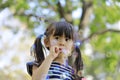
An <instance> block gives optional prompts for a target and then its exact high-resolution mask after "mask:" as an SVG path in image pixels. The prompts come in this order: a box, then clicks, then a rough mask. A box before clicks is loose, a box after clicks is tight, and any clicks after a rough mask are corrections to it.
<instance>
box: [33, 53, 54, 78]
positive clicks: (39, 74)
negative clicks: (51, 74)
mask: <svg viewBox="0 0 120 80" xmlns="http://www.w3.org/2000/svg"><path fill="white" fill-rule="evenodd" d="M52 61H53V57H52V56H51V55H49V56H47V57H46V59H45V60H44V61H43V63H42V64H41V65H40V67H38V68H37V67H35V66H33V75H32V80H45V78H46V75H47V73H48V70H49V68H50V65H51V63H52Z"/></svg>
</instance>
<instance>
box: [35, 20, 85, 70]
mask: <svg viewBox="0 0 120 80" xmlns="http://www.w3.org/2000/svg"><path fill="white" fill-rule="evenodd" d="M53 33H54V34H53ZM74 33H75V32H74V29H73V26H72V25H71V24H70V23H67V22H53V23H51V24H50V25H49V26H48V27H47V29H46V31H45V33H44V35H45V36H46V38H47V40H48V41H49V37H50V35H52V34H53V35H54V36H62V35H63V34H65V37H67V38H69V39H72V40H73V41H74V39H75V37H74ZM42 36H43V35H40V36H39V37H37V38H36V40H35V42H34V56H35V62H37V63H39V65H40V64H41V63H42V62H43V60H44V59H45V58H44V53H43V50H42V47H43V45H42V43H41V38H42ZM75 50H76V52H77V53H78V55H77V57H76V60H75V66H76V71H78V70H80V69H82V68H83V62H82V57H81V52H80V50H79V47H78V46H76V45H75Z"/></svg>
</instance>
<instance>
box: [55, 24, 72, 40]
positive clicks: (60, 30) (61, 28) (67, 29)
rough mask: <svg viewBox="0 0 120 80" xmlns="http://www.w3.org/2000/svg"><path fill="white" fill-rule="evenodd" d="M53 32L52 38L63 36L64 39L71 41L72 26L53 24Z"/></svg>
mask: <svg viewBox="0 0 120 80" xmlns="http://www.w3.org/2000/svg"><path fill="white" fill-rule="evenodd" d="M54 26H56V27H55V32H54V36H62V35H63V34H65V37H66V38H69V39H73V28H72V25H71V24H69V23H67V22H59V23H55V24H54Z"/></svg>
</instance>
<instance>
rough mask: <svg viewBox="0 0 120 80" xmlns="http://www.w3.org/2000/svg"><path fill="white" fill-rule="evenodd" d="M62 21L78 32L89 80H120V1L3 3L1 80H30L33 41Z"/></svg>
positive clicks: (19, 0)
mask: <svg viewBox="0 0 120 80" xmlns="http://www.w3.org/2000/svg"><path fill="white" fill-rule="evenodd" d="M62 20H65V21H68V22H70V23H71V24H73V26H74V28H75V29H76V30H77V31H78V32H79V39H80V40H81V41H80V42H81V52H82V57H83V61H84V76H85V77H86V78H87V80H120V76H119V75H120V59H119V57H120V41H119V40H120V0H0V80H31V77H30V76H29V75H28V74H27V71H26V62H28V61H30V60H32V58H31V56H30V47H31V46H32V44H33V42H34V39H35V38H36V36H38V35H39V34H42V33H44V30H45V28H46V26H47V25H48V24H49V23H50V22H51V21H62Z"/></svg>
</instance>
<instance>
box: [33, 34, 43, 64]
mask: <svg viewBox="0 0 120 80" xmlns="http://www.w3.org/2000/svg"><path fill="white" fill-rule="evenodd" d="M42 37H43V35H40V36H38V37H37V38H36V40H35V42H34V47H35V48H34V57H35V62H36V63H38V64H39V65H40V64H41V63H42V62H43V60H44V53H43V50H42V47H43V46H42V43H41V38H42Z"/></svg>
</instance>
